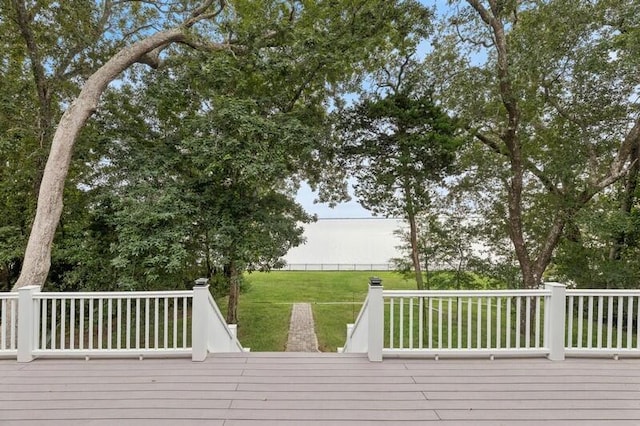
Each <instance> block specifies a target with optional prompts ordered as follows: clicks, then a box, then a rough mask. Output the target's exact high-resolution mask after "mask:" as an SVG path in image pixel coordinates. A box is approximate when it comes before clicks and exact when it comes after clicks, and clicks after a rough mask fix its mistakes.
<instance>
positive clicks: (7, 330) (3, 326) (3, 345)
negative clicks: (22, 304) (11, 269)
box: [0, 293, 18, 357]
mask: <svg viewBox="0 0 640 426" xmlns="http://www.w3.org/2000/svg"><path fill="white" fill-rule="evenodd" d="M17 307H18V293H0V357H15V356H16V354H17V353H18V333H17V331H18V329H17V327H16V320H17V317H16V314H17V312H18V309H17Z"/></svg>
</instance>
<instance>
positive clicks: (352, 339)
mask: <svg viewBox="0 0 640 426" xmlns="http://www.w3.org/2000/svg"><path fill="white" fill-rule="evenodd" d="M368 323H369V296H367V298H366V299H365V300H364V303H363V304H362V308H361V309H360V312H359V313H358V317H357V318H356V321H355V322H354V323H353V324H347V340H346V341H345V343H344V347H342V348H338V352H340V353H347V352H367V350H366V348H367V340H368V338H369V336H367V334H366V332H367V330H368V329H369V324H368Z"/></svg>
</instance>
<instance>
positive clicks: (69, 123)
mask: <svg viewBox="0 0 640 426" xmlns="http://www.w3.org/2000/svg"><path fill="white" fill-rule="evenodd" d="M183 38H184V35H183V29H182V28H174V29H170V30H166V31H162V32H159V33H157V34H154V35H152V36H150V37H148V38H146V39H144V40H141V41H139V42H137V43H135V44H133V45H132V46H130V47H127V48H124V49H122V50H121V51H120V52H118V53H117V54H116V55H115V56H113V57H112V58H111V59H110V60H109V61H108V62H107V63H106V64H105V65H103V66H102V67H101V68H100V69H99V70H98V71H96V72H95V73H94V74H93V75H92V76H91V77H90V78H89V79H88V80H87V82H86V83H85V85H84V87H83V88H82V91H81V92H80V94H79V95H78V97H77V99H76V100H75V101H74V102H73V103H72V104H71V105H70V106H69V108H68V109H67V110H66V111H65V113H64V114H63V116H62V118H61V119H60V122H59V123H58V127H57V129H56V132H55V134H54V136H53V142H52V144H51V152H50V154H49V158H48V160H47V164H46V166H45V169H44V173H43V178H42V183H41V185H40V191H39V195H38V205H37V209H36V216H35V219H34V222H33V225H32V228H31V234H30V235H29V242H28V243H27V249H26V252H25V257H24V263H23V265H22V271H21V273H20V277H19V278H18V280H17V282H16V284H15V285H14V286H13V289H14V290H16V289H18V288H20V287H23V286H26V285H38V286H42V285H43V284H44V283H45V281H46V278H47V275H48V273H49V267H50V266H51V246H52V244H53V238H54V235H55V231H56V228H57V226H58V223H59V221H60V215H61V213H62V207H63V190H64V185H65V181H66V178H67V174H68V172H69V165H70V162H71V157H72V154H73V147H74V145H75V142H76V139H77V137H78V134H79V133H80V131H81V130H82V127H83V126H84V124H85V123H86V121H87V120H88V119H89V117H90V116H91V115H92V114H93V113H94V112H95V110H96V109H97V107H98V102H99V100H100V96H101V95H102V93H103V92H104V90H105V89H106V87H107V85H108V84H109V83H110V82H112V81H113V80H114V79H115V78H116V77H117V76H118V75H120V73H122V71H124V70H126V69H127V68H128V67H130V66H131V65H132V64H133V63H135V62H139V61H142V60H143V59H144V58H145V55H148V54H149V53H151V52H153V51H154V49H158V48H162V47H163V46H166V45H167V44H169V43H172V42H176V41H180V40H182V39H183ZM147 62H148V61H147Z"/></svg>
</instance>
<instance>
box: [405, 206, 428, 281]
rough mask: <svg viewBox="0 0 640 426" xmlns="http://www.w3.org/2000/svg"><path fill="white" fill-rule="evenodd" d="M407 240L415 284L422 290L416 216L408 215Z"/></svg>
mask: <svg viewBox="0 0 640 426" xmlns="http://www.w3.org/2000/svg"><path fill="white" fill-rule="evenodd" d="M407 216H408V220H409V240H410V242H411V262H412V263H413V269H414V271H415V272H416V283H417V285H418V290H424V283H423V281H422V267H421V266H420V250H419V248H418V228H417V225H416V215H415V214H413V213H409V214H408V215H407Z"/></svg>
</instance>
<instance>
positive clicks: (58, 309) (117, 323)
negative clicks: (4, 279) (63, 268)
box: [33, 291, 193, 356]
mask: <svg viewBox="0 0 640 426" xmlns="http://www.w3.org/2000/svg"><path fill="white" fill-rule="evenodd" d="M33 300H35V301H36V305H35V319H36V323H35V330H36V334H35V342H36V347H35V348H34V350H33V355H34V356H55V355H62V356H68V355H70V354H74V355H81V356H96V355H101V356H122V355H126V354H131V355H145V356H149V355H178V354H183V355H187V354H190V353H191V335H190V334H191V315H190V314H189V313H190V312H191V305H192V300H193V291H171V292H166V291H162V292H108V293H107V292H96V293H49V292H48V293H35V294H34V296H33Z"/></svg>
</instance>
